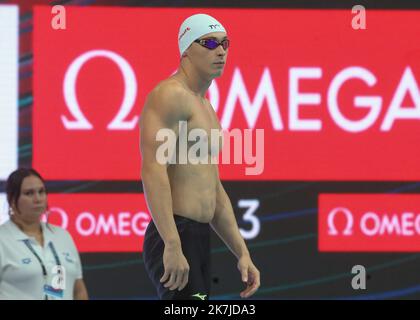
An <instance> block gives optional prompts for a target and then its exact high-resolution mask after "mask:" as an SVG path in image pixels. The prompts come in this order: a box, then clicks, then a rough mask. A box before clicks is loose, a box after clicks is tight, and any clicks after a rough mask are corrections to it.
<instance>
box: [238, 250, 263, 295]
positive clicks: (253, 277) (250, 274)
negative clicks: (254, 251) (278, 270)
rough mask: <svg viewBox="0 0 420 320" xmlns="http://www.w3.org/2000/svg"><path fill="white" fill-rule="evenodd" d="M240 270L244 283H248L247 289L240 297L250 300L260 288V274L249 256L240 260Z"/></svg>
mask: <svg viewBox="0 0 420 320" xmlns="http://www.w3.org/2000/svg"><path fill="white" fill-rule="evenodd" d="M238 269H239V271H240V272H241V278H242V281H243V282H245V283H246V288H245V290H244V291H242V292H241V293H240V296H241V298H249V297H250V296H252V295H253V294H254V293H255V291H257V290H258V288H259V287H260V272H259V271H258V269H257V268H256V267H255V266H254V264H253V263H252V260H251V258H250V256H249V255H245V256H242V257H241V258H239V260H238Z"/></svg>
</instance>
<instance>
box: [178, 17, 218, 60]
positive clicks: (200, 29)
mask: <svg viewBox="0 0 420 320" xmlns="http://www.w3.org/2000/svg"><path fill="white" fill-rule="evenodd" d="M211 32H226V30H225V28H224V27H223V26H222V24H221V23H220V22H219V21H217V20H216V19H215V18H213V17H212V16H209V15H207V14H203V13H199V14H195V15H192V16H190V17H188V18H187V19H185V20H184V22H183V23H182V25H181V28H179V34H178V46H179V52H180V54H181V56H182V54H183V53H184V51H185V50H187V48H188V47H189V46H190V45H191V43H193V42H194V40H197V39H198V38H200V37H202V36H204V35H205V34H207V33H211Z"/></svg>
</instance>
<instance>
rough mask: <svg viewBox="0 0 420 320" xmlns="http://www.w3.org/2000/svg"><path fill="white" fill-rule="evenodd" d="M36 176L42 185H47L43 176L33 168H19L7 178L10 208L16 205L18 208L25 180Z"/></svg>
mask: <svg viewBox="0 0 420 320" xmlns="http://www.w3.org/2000/svg"><path fill="white" fill-rule="evenodd" d="M30 176H36V177H38V178H39V179H41V181H42V183H43V184H44V185H45V181H44V179H43V178H42V177H41V175H40V174H39V173H38V172H37V171H36V170H35V169H32V168H19V169H17V170H15V171H13V172H12V173H11V174H10V175H9V177H8V178H7V182H6V194H7V202H8V203H9V206H10V207H12V204H14V205H15V206H16V208H17V203H18V200H19V197H20V189H21V187H22V183H23V180H24V179H25V178H26V177H30Z"/></svg>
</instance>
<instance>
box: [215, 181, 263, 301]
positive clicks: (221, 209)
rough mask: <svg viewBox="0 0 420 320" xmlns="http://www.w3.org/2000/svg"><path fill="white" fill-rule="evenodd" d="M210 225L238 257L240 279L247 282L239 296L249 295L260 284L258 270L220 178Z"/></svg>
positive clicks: (245, 296)
mask: <svg viewBox="0 0 420 320" xmlns="http://www.w3.org/2000/svg"><path fill="white" fill-rule="evenodd" d="M210 225H211V227H212V228H213V230H214V231H215V232H216V233H217V235H218V236H219V237H220V238H221V239H222V240H223V242H224V243H225V244H226V245H227V246H228V247H229V249H230V250H231V251H232V253H233V254H234V255H235V256H236V257H237V258H238V269H239V271H240V272H241V277H242V281H243V282H245V283H247V288H246V289H245V290H244V291H242V292H241V297H242V298H247V297H249V296H251V295H252V294H254V293H255V291H257V289H258V287H259V286H260V272H259V271H258V269H257V268H256V267H255V265H254V264H253V262H252V260H251V256H250V254H249V251H248V248H247V247H246V244H245V241H244V239H243V238H242V235H241V233H240V232H239V228H238V224H237V222H236V219H235V214H234V211H233V208H232V204H231V202H230V199H229V196H228V195H227V194H226V191H225V189H224V188H223V185H222V183H221V181H220V180H219V181H218V185H217V191H216V209H215V212H214V217H213V219H212V221H211V222H210Z"/></svg>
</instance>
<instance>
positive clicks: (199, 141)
mask: <svg viewBox="0 0 420 320" xmlns="http://www.w3.org/2000/svg"><path fill="white" fill-rule="evenodd" d="M192 103H194V104H193V105H192V116H191V117H190V119H189V120H188V121H186V123H185V124H184V125H185V126H186V131H185V132H182V130H181V131H180V132H179V137H178V143H177V163H176V164H173V165H170V166H169V167H168V177H169V182H170V185H171V194H172V203H173V211H174V213H175V214H178V215H182V216H186V217H188V218H191V219H193V220H196V221H200V222H209V221H210V220H211V219H212V218H213V215H214V210H215V206H216V188H217V184H218V173H217V170H218V167H217V164H215V163H213V164H212V163H211V157H212V155H213V156H217V154H218V152H219V151H220V150H221V148H222V142H223V141H222V138H221V137H220V136H216V135H215V133H217V132H221V131H220V129H221V127H220V124H219V121H218V119H217V115H216V113H215V112H214V110H213V108H212V106H211V104H210V103H209V102H208V101H200V99H199V98H196V97H194V98H193V99H192ZM198 132H200V133H199V134H197V133H198ZM182 134H183V135H184V136H181V135H182ZM185 138H187V139H188V143H187V158H188V159H187V160H188V161H187V163H186V164H185V163H180V160H181V158H180V154H179V153H180V152H183V151H185V150H182V148H181V147H180V142H179V140H180V139H185ZM197 146H198V147H197ZM199 147H201V148H203V149H201V150H199ZM204 148H206V150H207V155H206V154H205V152H204V154H203V150H204Z"/></svg>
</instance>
